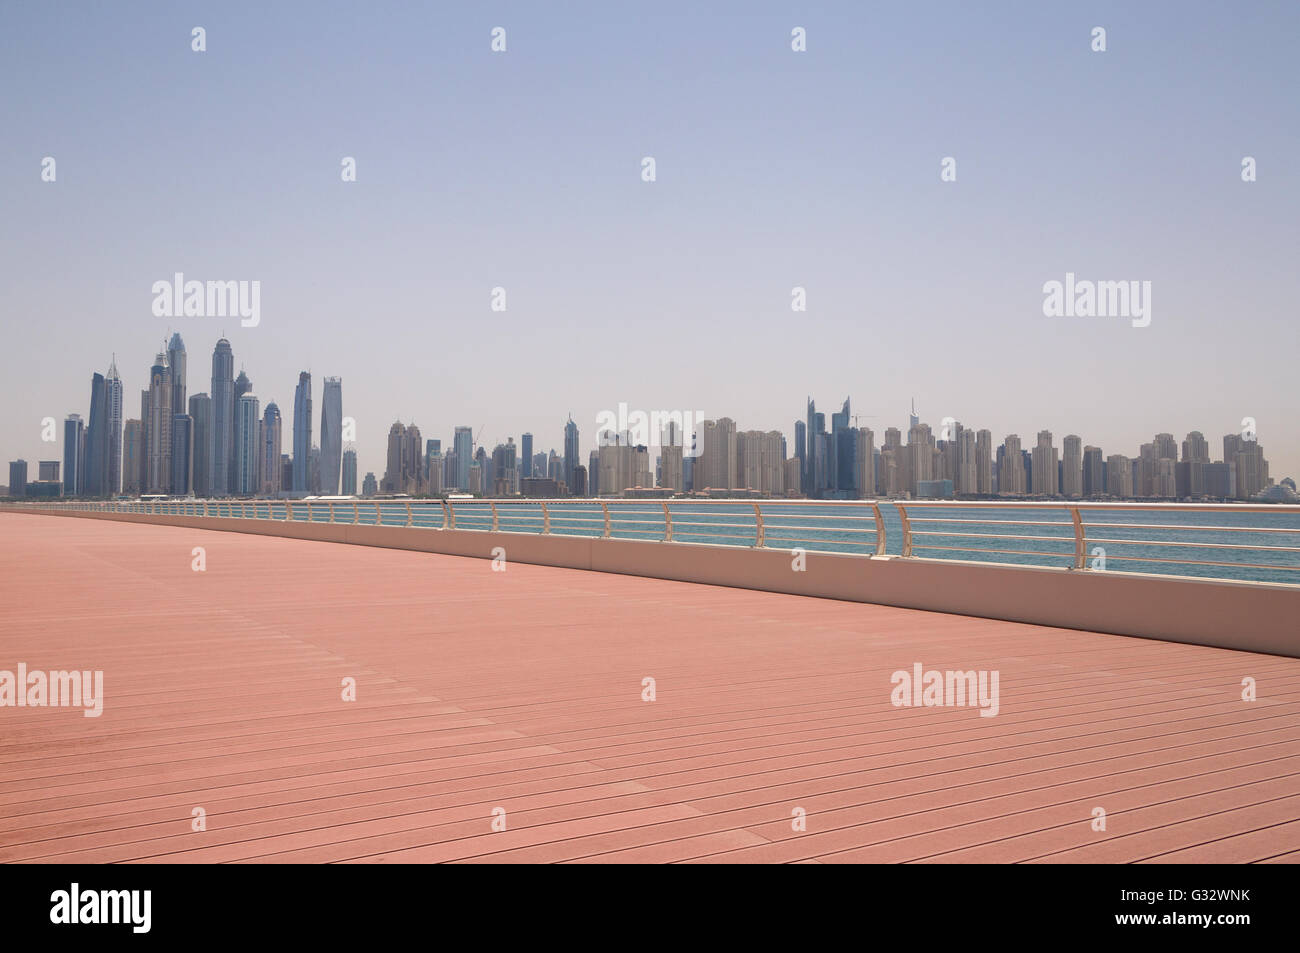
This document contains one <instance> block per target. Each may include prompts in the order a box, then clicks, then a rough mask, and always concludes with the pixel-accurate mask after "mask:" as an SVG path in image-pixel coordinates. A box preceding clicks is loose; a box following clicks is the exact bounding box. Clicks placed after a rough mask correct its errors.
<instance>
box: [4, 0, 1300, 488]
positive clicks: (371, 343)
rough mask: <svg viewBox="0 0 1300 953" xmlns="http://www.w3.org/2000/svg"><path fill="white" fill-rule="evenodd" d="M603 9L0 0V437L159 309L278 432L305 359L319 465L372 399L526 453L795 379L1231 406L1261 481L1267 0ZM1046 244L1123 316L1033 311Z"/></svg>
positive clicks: (922, 402)
mask: <svg viewBox="0 0 1300 953" xmlns="http://www.w3.org/2000/svg"><path fill="white" fill-rule="evenodd" d="M638 16H639V22H638V23H629V22H628V16H627V12H626V11H625V10H615V9H608V8H605V7H603V6H602V5H599V4H594V3H592V4H572V5H567V6H565V7H564V8H563V9H558V10H543V9H536V8H533V7H531V6H530V5H526V4H493V5H492V6H491V7H490V9H487V10H484V11H478V10H471V11H454V10H453V11H442V10H408V9H404V8H400V7H395V8H387V7H383V8H364V9H362V8H357V9H352V8H349V7H347V6H343V5H330V4H326V5H322V6H319V7H313V8H312V10H311V14H310V16H304V15H303V14H302V13H301V12H300V11H298V10H295V9H292V8H290V7H288V6H285V7H281V8H272V9H260V8H258V7H256V6H253V5H248V4H233V5H230V6H229V7H226V6H223V7H220V8H213V7H208V6H205V5H202V4H193V5H179V6H176V7H169V6H162V5H155V6H141V7H133V8H131V9H130V10H129V11H122V10H114V9H111V8H98V7H90V6H87V7H84V8H82V7H76V8H71V7H49V6H44V5H40V4H32V3H11V4H9V5H7V6H6V7H5V8H4V10H3V11H0V44H3V51H4V55H3V57H2V58H0V78H3V86H4V89H5V93H4V94H3V97H2V98H0V101H2V102H3V114H0V121H2V122H3V126H4V128H5V130H6V132H7V133H8V137H7V138H8V139H9V142H10V146H11V147H10V148H9V149H7V150H5V152H4V153H3V154H0V182H3V185H2V186H0V195H2V196H3V203H4V207H5V225H4V227H3V228H2V229H0V235H2V238H0V240H2V241H3V251H4V254H5V258H6V261H7V262H8V263H9V264H10V267H9V268H8V269H6V274H5V278H4V284H5V294H4V299H3V300H4V302H5V309H6V315H7V319H6V321H5V331H6V335H5V345H6V346H5V347H4V349H3V351H2V352H0V379H2V380H3V385H0V399H3V400H4V401H5V403H6V406H9V407H11V408H13V412H12V413H9V414H5V415H4V416H3V418H2V419H0V452H3V454H4V456H5V460H6V461H9V460H15V459H19V458H23V459H26V460H27V461H28V463H29V467H30V468H31V469H30V470H29V473H30V476H29V478H31V479H34V478H35V473H34V468H35V464H36V462H38V461H39V460H41V459H59V460H61V459H62V426H61V423H62V420H63V419H64V417H66V416H67V415H68V414H69V413H79V414H81V415H82V416H83V417H86V416H87V414H88V411H89V401H90V380H91V375H92V374H93V373H94V372H97V371H98V372H100V373H103V372H104V371H106V369H107V368H108V365H109V362H110V358H111V357H112V355H113V353H116V359H117V367H118V370H119V372H120V374H121V377H122V381H123V414H124V418H134V417H138V416H139V411H140V406H139V403H140V402H139V393H140V390H141V388H143V387H144V386H145V384H146V383H147V375H148V369H149V367H150V365H151V364H152V363H153V358H154V355H155V354H156V353H157V352H158V351H159V350H160V349H162V348H163V347H164V345H165V341H166V338H167V337H169V336H170V333H171V332H172V331H179V333H180V334H181V336H182V337H183V338H184V340H185V344H186V346H187V354H188V370H189V374H188V379H187V389H188V392H189V394H191V395H192V394H195V393H199V392H206V391H209V390H210V380H209V377H210V370H211V354H212V347H213V345H214V344H215V342H216V340H217V339H218V338H219V337H220V336H222V333H223V331H224V333H225V336H226V337H227V338H229V340H230V342H231V345H232V348H233V351H234V358H235V371H236V373H238V371H239V369H240V368H241V367H242V368H244V369H245V370H246V372H247V374H248V376H249V377H250V378H251V380H252V382H253V389H254V392H255V393H256V394H257V395H258V397H259V398H260V399H261V402H262V407H263V409H265V405H266V403H267V402H268V401H270V400H275V401H276V402H277V403H278V404H279V406H280V409H281V412H282V414H283V416H284V429H285V440H284V449H285V450H286V452H287V451H289V450H290V449H291V446H292V440H291V434H292V417H293V406H292V405H293V390H294V387H295V385H296V383H297V378H298V373H299V372H300V371H302V370H309V371H310V372H311V373H312V377H313V398H314V402H315V414H314V418H313V441H314V442H319V433H320V395H321V390H322V380H323V378H324V377H326V376H338V377H341V378H342V380H343V385H342V386H343V413H344V415H345V416H349V417H352V418H354V419H355V421H356V431H357V440H356V447H357V450H358V480H360V478H361V477H363V476H364V474H365V473H366V472H368V471H373V472H374V473H375V474H376V476H377V477H382V475H383V467H384V458H385V445H386V438H387V433H388V429H389V427H390V426H391V424H392V423H393V421H394V420H398V419H400V420H401V421H402V422H404V423H410V422H414V423H416V424H417V425H418V426H419V427H420V430H421V433H422V436H423V437H424V438H425V439H435V438H436V439H441V440H442V441H443V447H444V450H445V449H447V448H448V447H449V445H450V442H451V437H452V430H453V428H454V427H455V426H458V425H467V426H471V427H473V428H474V430H475V432H476V433H477V432H478V431H479V430H480V428H481V431H482V436H481V437H480V439H479V442H480V443H481V444H484V445H486V446H487V447H488V449H489V450H491V448H492V446H494V445H495V444H496V443H498V442H501V443H504V442H505V440H506V439H507V437H513V438H514V439H515V441H516V443H518V441H519V437H520V435H521V434H522V433H524V432H531V433H532V434H533V435H534V451H535V452H543V451H547V450H550V449H552V448H553V449H556V450H557V451H560V452H562V449H563V426H564V422H565V420H566V419H567V418H568V416H569V414H570V413H571V414H572V415H573V419H574V420H575V421H576V422H577V424H578V427H579V430H580V434H581V438H582V439H581V448H582V450H581V456H582V461H583V462H584V463H585V460H586V456H587V454H588V453H589V452H590V450H591V449H592V448H594V446H595V436H596V420H597V415H598V414H599V413H601V412H602V411H616V410H617V408H618V406H619V404H620V402H623V403H626V404H627V405H628V406H629V407H631V408H633V409H640V410H643V411H646V412H649V411H651V410H678V411H689V412H691V413H692V414H694V413H697V412H702V413H703V414H704V415H705V416H706V417H708V418H717V417H723V416H726V417H731V418H733V419H734V420H735V421H736V422H737V426H738V429H741V430H751V429H753V430H771V429H779V430H781V431H782V432H783V433H785V434H786V436H787V439H788V440H789V452H790V453H791V454H793V452H794V422H795V421H796V420H797V419H802V417H803V415H804V405H805V400H806V398H807V397H808V396H810V395H811V396H812V398H813V399H814V400H816V401H817V404H818V409H819V410H822V411H825V412H826V413H827V415H828V417H829V413H830V412H831V411H832V409H838V405H839V403H840V402H841V401H842V400H843V399H844V397H845V396H848V397H850V398H851V400H852V405H853V407H852V409H853V412H854V413H855V414H860V415H861V418H860V420H859V424H860V425H861V426H869V427H871V429H872V430H873V431H875V433H876V435H877V436H876V442H877V445H879V444H880V443H882V442H883V433H884V430H885V429H886V428H887V427H891V426H895V427H899V428H900V429H902V430H903V431H904V432H906V421H907V412H908V405H909V401H910V400H911V399H912V398H915V399H916V403H917V408H918V413H919V415H920V417H921V419H922V420H923V421H924V422H927V423H929V424H930V425H931V426H932V427H933V428H935V430H936V431H937V430H938V427H939V424H940V421H941V420H942V418H944V417H953V418H955V419H957V420H958V421H960V422H961V423H962V424H963V425H964V426H966V427H968V428H974V429H988V430H990V431H991V432H992V434H993V437H994V441H995V443H1000V442H1001V441H1002V439H1003V437H1004V436H1005V435H1007V434H1009V433H1017V434H1019V435H1020V436H1021V438H1022V441H1023V442H1024V445H1025V446H1026V447H1028V446H1031V445H1032V443H1033V439H1034V435H1035V434H1036V433H1037V432H1038V431H1039V430H1050V431H1052V433H1053V436H1054V442H1055V445H1056V446H1057V447H1058V448H1059V447H1060V446H1061V441H1062V439H1063V438H1064V436H1065V435H1066V434H1077V435H1079V436H1080V437H1081V438H1082V440H1083V442H1084V443H1085V444H1090V445H1095V446H1099V447H1101V449H1102V451H1103V453H1104V454H1106V455H1110V454H1116V453H1118V454H1124V455H1126V456H1136V455H1137V453H1138V448H1139V446H1140V445H1141V444H1142V443H1145V442H1149V441H1150V440H1151V438H1152V436H1153V435H1154V434H1156V433H1158V432H1168V433H1172V434H1173V435H1174V436H1175V437H1176V438H1177V440H1178V441H1179V443H1180V444H1181V441H1182V440H1183V438H1184V436H1185V435H1186V434H1187V433H1188V432H1189V431H1193V430H1199V431H1200V432H1202V433H1203V434H1204V435H1205V437H1206V439H1207V440H1208V442H1209V445H1210V452H1211V456H1212V457H1213V458H1214V459H1220V458H1221V456H1222V437H1223V435H1224V434H1228V433H1236V432H1239V431H1240V429H1241V421H1242V418H1243V417H1252V418H1254V419H1255V421H1256V426H1257V432H1258V439H1259V442H1260V444H1261V445H1262V446H1263V448H1264V454H1265V457H1266V458H1267V459H1268V460H1269V462H1270V465H1271V469H1270V474H1271V476H1272V477H1273V479H1274V481H1277V480H1280V479H1281V478H1283V477H1285V476H1292V477H1300V440H1298V439H1297V433H1296V425H1295V423H1294V420H1295V416H1296V415H1295V410H1294V406H1293V404H1294V398H1293V396H1292V394H1293V392H1294V387H1293V386H1292V387H1288V386H1287V385H1288V384H1291V383H1292V381H1293V376H1294V373H1295V364H1296V358H1297V355H1298V354H1300V330H1297V322H1296V309H1295V304H1294V303H1295V301H1297V300H1300V272H1298V271H1297V269H1296V267H1295V252H1296V249H1297V247H1300V242H1298V241H1297V239H1298V238H1300V236H1298V235H1297V221H1298V215H1297V213H1300V189H1297V186H1296V185H1295V183H1294V178H1293V176H1292V170H1291V169H1290V168H1289V167H1288V165H1287V162H1288V160H1289V159H1290V158H1291V157H1292V156H1294V155H1295V154H1296V151H1297V146H1298V145H1300V134H1298V132H1297V124H1296V122H1295V120H1294V108H1295V106H1294V102H1293V96H1294V89H1295V74H1296V67H1295V64H1294V36H1295V35H1296V32H1297V28H1298V27H1300V8H1297V7H1295V6H1294V5H1286V4H1257V5H1251V6H1249V7H1244V8H1216V7H1214V6H1211V5H1208V4H1205V5H1202V4H1172V3H1168V4H1166V3H1160V4H1151V5H1147V6H1144V7H1143V8H1142V9H1129V8H1127V7H1126V6H1125V5H1123V4H1112V3H1103V4H1094V5H1091V6H1090V7H1089V8H1088V9H1087V10H1086V11H1079V10H1069V9H1040V8H1038V7H1036V6H1034V5H1031V4H1016V5H1013V6H1007V7H999V8H997V9H993V10H977V9H967V8H963V7H961V6H958V5H955V4H931V5H927V6H926V7H924V8H920V7H918V8H910V9H890V10H871V11H866V10H863V9H859V8H858V7H857V6H856V5H851V4H827V5H825V6H823V7H822V8H820V9H812V8H805V7H791V6H787V5H783V4H766V3H759V4H738V3H736V4H724V5H722V6H721V7H719V8H717V9H713V10H710V11H700V10H697V9H695V8H694V7H691V6H687V5H685V4H665V5H658V6H656V7H655V8H653V9H649V10H641V9H640V8H638ZM196 26H201V27H203V28H204V29H205V30H206V43H207V49H206V51H205V52H201V53H199V52H194V51H192V50H191V29H192V28H193V27H196ZM497 26H500V27H504V28H505V30H506V31H507V39H508V45H507V50H506V51H505V52H501V53H494V52H492V50H491V48H490V43H491V34H490V31H491V30H492V28H494V27H497ZM1096 26H1102V27H1104V28H1105V29H1106V31H1107V50H1106V51H1105V52H1104V53H1097V52H1093V51H1092V50H1091V49H1090V34H1091V31H1092V29H1093V28H1094V27H1096ZM795 27H803V28H804V29H806V31H807V50H806V52H794V51H793V50H792V49H791V30H792V29H793V28H795ZM47 156H50V157H54V158H55V160H56V162H57V179H56V181H54V182H46V181H42V178H41V173H42V160H43V159H44V157H47ZM643 156H653V157H654V158H655V160H656V174H657V178H656V181H654V182H645V181H643V180H642V177H641V160H642V157H643ZM949 156H951V157H954V158H955V159H956V162H957V179H956V181H954V182H944V181H941V179H940V171H941V165H940V163H941V160H943V159H944V158H945V157H949ZM1246 156H1250V157H1253V158H1254V159H1255V160H1256V162H1257V164H1258V180H1257V181H1254V182H1243V181H1242V177H1241V163H1242V159H1243V157H1246ZM344 157H355V159H356V168H357V181H355V182H343V181H341V179H340V163H341V160H342V159H343V158H344ZM176 272H182V273H184V275H185V276H186V278H187V279H192V280H198V281H228V280H229V281H252V280H256V281H260V283H261V311H260V322H259V324H258V325H257V326H256V327H241V326H240V322H239V319H238V318H224V319H223V318H209V317H189V318H187V317H172V318H160V317H157V316H155V315H154V314H153V313H152V310H151V305H152V303H153V300H154V294H153V292H152V290H151V289H152V286H153V284H154V282H156V281H160V280H163V281H170V280H171V278H172V276H173V274H175V273H176ZM1067 273H1073V274H1075V275H1077V276H1078V277H1079V278H1080V279H1081V280H1082V279H1090V280H1096V281H1131V280H1132V281H1150V282H1151V287H1152V298H1151V321H1150V324H1149V326H1146V327H1134V326H1133V325H1132V323H1131V322H1130V321H1129V320H1127V319H1124V318H1101V317H1093V318H1049V317H1045V316H1044V313H1043V300H1044V294H1043V285H1044V283H1045V282H1048V281H1053V280H1058V281H1059V280H1063V279H1064V277H1065V275H1066V274H1067ZM495 287H504V288H505V289H506V292H507V296H508V297H507V301H508V309H507V310H506V311H504V312H495V311H493V310H491V308H490V301H491V294H492V290H493V288H495ZM794 287H802V288H805V289H806V290H807V311H806V312H803V313H796V312H793V311H792V310H791V289H792V288H794ZM46 417H53V418H54V419H55V420H56V421H58V422H59V424H60V426H59V428H58V433H57V439H56V441H55V442H54V443H52V444H50V443H42V442H41V439H40V431H41V421H42V419H43V418H46Z"/></svg>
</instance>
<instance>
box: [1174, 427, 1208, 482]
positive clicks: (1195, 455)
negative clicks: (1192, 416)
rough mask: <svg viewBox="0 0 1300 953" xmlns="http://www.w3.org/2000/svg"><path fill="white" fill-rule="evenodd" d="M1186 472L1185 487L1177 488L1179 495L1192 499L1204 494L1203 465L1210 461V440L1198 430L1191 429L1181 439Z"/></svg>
mask: <svg viewBox="0 0 1300 953" xmlns="http://www.w3.org/2000/svg"><path fill="white" fill-rule="evenodd" d="M1182 462H1183V463H1184V464H1186V467H1185V470H1184V472H1185V473H1186V474H1187V477H1186V481H1187V485H1186V486H1185V487H1180V488H1179V493H1178V495H1179V496H1180V497H1183V496H1190V497H1192V498H1193V499H1197V498H1199V497H1202V496H1205V465H1206V464H1207V463H1209V462H1210V442H1209V441H1208V440H1206V439H1205V435H1204V434H1203V433H1201V432H1200V431H1199V430H1193V431H1192V432H1191V433H1189V434H1188V435H1187V438H1186V439H1185V440H1184V441H1183V460H1182Z"/></svg>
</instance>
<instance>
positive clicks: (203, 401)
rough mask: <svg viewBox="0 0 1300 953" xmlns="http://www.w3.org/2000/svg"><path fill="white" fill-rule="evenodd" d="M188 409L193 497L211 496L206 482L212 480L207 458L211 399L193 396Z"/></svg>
mask: <svg viewBox="0 0 1300 953" xmlns="http://www.w3.org/2000/svg"><path fill="white" fill-rule="evenodd" d="M189 409H190V419H191V420H193V421H194V429H193V432H192V434H191V437H190V445H191V446H192V447H193V448H194V449H193V451H192V453H193V460H192V461H191V467H190V471H191V473H192V474H193V479H192V483H193V486H194V495H195V496H198V497H206V496H211V495H212V486H211V484H209V482H208V481H209V480H211V479H212V460H211V458H210V457H209V454H210V453H211V452H212V398H211V397H209V396H208V395H207V394H195V395H194V396H193V397H191V398H190V408H189Z"/></svg>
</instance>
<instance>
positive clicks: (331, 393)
mask: <svg viewBox="0 0 1300 953" xmlns="http://www.w3.org/2000/svg"><path fill="white" fill-rule="evenodd" d="M342 460H343V379H342V378H339V377H327V378H325V392H324V394H323V395H322V396H321V412H320V488H321V492H322V493H324V494H325V495H326V496H337V495H338V492H339V465H340V464H341V462H342Z"/></svg>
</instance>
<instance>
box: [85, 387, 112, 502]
mask: <svg viewBox="0 0 1300 953" xmlns="http://www.w3.org/2000/svg"><path fill="white" fill-rule="evenodd" d="M85 467H86V474H85V477H84V479H83V480H82V483H83V485H84V492H85V494H86V495H87V496H107V495H109V493H108V394H107V392H106V387H105V384H104V375H103V374H95V375H93V376H92V377H91V381H90V422H89V423H88V424H87V426H86V459H85Z"/></svg>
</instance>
